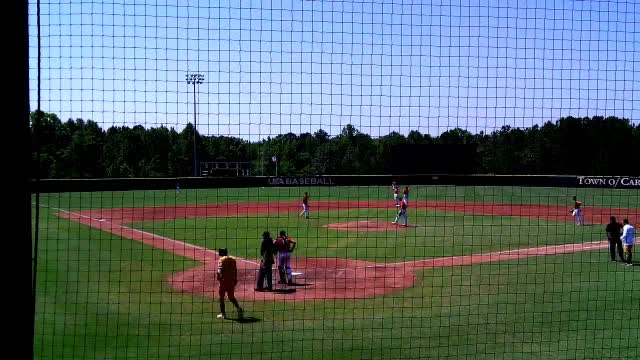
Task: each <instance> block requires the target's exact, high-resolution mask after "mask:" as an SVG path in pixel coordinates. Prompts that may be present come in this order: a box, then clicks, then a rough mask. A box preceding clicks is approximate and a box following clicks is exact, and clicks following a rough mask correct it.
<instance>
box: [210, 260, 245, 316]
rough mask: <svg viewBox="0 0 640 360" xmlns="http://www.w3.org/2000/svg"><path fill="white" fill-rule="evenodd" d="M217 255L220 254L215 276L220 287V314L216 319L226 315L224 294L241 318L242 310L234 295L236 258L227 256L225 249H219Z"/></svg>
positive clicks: (236, 277) (236, 279) (236, 275)
mask: <svg viewBox="0 0 640 360" xmlns="http://www.w3.org/2000/svg"><path fill="white" fill-rule="evenodd" d="M218 255H219V256H220V259H219V260H218V272H217V273H216V277H217V279H218V282H219V284H220V288H219V290H218V296H219V297H220V314H219V315H218V319H224V318H225V317H226V316H227V313H226V312H225V306H224V296H225V294H226V295H227V296H228V297H229V301H231V303H232V304H233V306H235V308H236V310H237V311H238V317H239V318H241V319H242V318H243V311H242V308H241V307H240V305H239V304H238V300H236V297H235V295H234V292H235V288H236V285H237V284H238V267H237V265H236V259H235V258H233V257H231V256H229V252H228V251H227V249H219V250H218Z"/></svg>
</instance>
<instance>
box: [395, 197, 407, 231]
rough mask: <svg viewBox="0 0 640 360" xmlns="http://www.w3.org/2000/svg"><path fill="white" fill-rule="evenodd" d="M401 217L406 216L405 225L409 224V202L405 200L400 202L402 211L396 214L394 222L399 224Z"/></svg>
mask: <svg viewBox="0 0 640 360" xmlns="http://www.w3.org/2000/svg"><path fill="white" fill-rule="evenodd" d="M400 218H404V224H403V226H408V222H409V221H408V219H407V203H406V202H404V201H401V202H400V211H398V215H396V219H395V220H393V222H392V224H397V223H398V220H399V219H400Z"/></svg>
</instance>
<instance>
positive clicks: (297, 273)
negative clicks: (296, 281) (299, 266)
mask: <svg viewBox="0 0 640 360" xmlns="http://www.w3.org/2000/svg"><path fill="white" fill-rule="evenodd" d="M298 275H302V273H301V272H292V273H291V276H298Z"/></svg>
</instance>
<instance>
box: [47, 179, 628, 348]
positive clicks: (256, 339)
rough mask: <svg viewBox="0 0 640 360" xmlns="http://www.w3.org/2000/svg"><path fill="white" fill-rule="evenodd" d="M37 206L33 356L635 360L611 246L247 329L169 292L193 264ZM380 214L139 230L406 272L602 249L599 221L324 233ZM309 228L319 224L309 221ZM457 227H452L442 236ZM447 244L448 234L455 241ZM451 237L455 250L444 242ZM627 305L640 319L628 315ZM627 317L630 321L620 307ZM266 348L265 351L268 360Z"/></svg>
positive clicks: (146, 196)
mask: <svg viewBox="0 0 640 360" xmlns="http://www.w3.org/2000/svg"><path fill="white" fill-rule="evenodd" d="M412 189H413V191H412V199H421V200H424V199H429V200H449V201H478V202H505V203H539V204H549V205H563V206H565V205H567V204H569V203H570V198H571V196H573V195H574V194H577V195H578V196H579V197H580V198H581V199H583V200H584V201H585V203H586V205H587V206H605V207H608V206H610V207H623V208H638V207H640V194H639V193H638V191H637V190H599V189H579V190H576V189H543V188H517V187H498V188H492V187H475V188H474V187H412ZM304 191H310V193H311V195H312V196H313V198H312V199H316V200H320V199H322V200H330V199H331V200H355V199H367V198H369V199H372V200H373V199H387V198H388V197H389V196H388V189H387V188H386V187H385V188H313V189H300V188H298V189H273V188H268V189H227V190H197V191H196V190H183V192H182V193H181V194H179V195H176V194H175V191H157V192H153V191H148V192H109V193H74V194H49V195H47V194H43V195H42V203H43V204H46V205H48V206H52V207H56V208H63V209H69V210H83V209H96V208H111V207H143V206H163V205H175V204H188V203H198V204H205V203H223V202H227V201H228V202H249V201H251V202H255V201H286V200H295V199H298V198H299V193H300V192H304ZM54 212H55V211H53V209H51V208H42V209H41V220H40V223H39V225H40V253H39V271H38V289H37V291H38V301H37V320H36V321H37V323H36V346H35V350H36V354H37V357H38V358H52V359H63V358H75V359H83V358H90V359H93V358H96V359H109V358H127V357H129V358H170V357H173V358H178V357H184V358H203V359H204V358H207V359H208V358H217V357H218V355H219V356H220V358H240V357H242V358H255V359H258V358H260V359H270V358H274V359H285V358H292V357H295V358H309V359H312V358H331V359H351V358H473V359H477V358H500V359H522V358H525V359H526V358H540V359H581V358H593V359H596V358H597V359H600V358H635V357H636V356H637V354H638V353H640V345H638V344H639V342H638V341H635V339H638V338H640V332H639V330H638V326H637V323H638V322H639V321H638V320H639V319H640V315H639V314H640V308H638V304H640V271H638V270H640V267H635V268H626V267H623V266H620V265H619V264H617V263H610V262H608V261H607V254H606V251H591V252H585V253H578V254H572V255H557V256H548V257H538V258H531V259H525V260H518V261H509V262H500V263H491V264H482V265H470V266H460V267H451V268H438V269H428V270H422V271H421V272H419V273H418V281H417V284H416V286H415V287H414V288H410V289H406V290H404V291H402V292H399V293H394V294H392V295H387V296H383V297H377V298H373V299H366V300H339V301H326V302H324V301H315V302H301V303H282V302H245V304H244V306H245V307H246V310H247V315H248V316H253V317H255V318H257V319H259V320H260V321H258V322H256V323H249V324H240V323H237V322H230V321H225V322H221V321H219V320H216V319H215V314H217V312H218V306H217V302H215V301H214V300H212V299H210V298H203V297H196V296H192V295H190V294H182V293H178V292H175V291H173V290H172V289H170V288H169V286H168V285H167V283H166V276H167V275H169V274H171V273H174V272H177V271H182V270H186V269H189V268H192V267H194V266H196V265H197V263H196V262H194V261H192V260H189V259H185V258H182V257H179V256H176V255H173V254H170V253H166V252H164V251H161V250H158V249H154V248H151V247H148V246H146V245H143V244H140V243H137V242H134V241H130V240H128V239H123V238H120V237H118V236H115V235H113V234H110V233H106V232H102V231H99V230H95V229H91V228H89V227H87V226H84V225H80V224H78V223H75V222H71V221H69V220H65V219H60V218H57V217H55V216H53V213H54ZM387 216H388V214H387V213H386V210H366V209H357V210H349V211H335V212H330V213H326V214H318V217H317V218H316V219H313V220H312V223H311V225H309V226H307V225H306V222H305V221H304V220H302V219H298V218H296V217H295V216H290V215H287V214H280V215H269V216H262V215H261V216H250V217H244V218H209V219H182V220H173V221H167V222H159V223H148V222H147V223H138V224H134V225H135V226H136V227H140V228H144V229H145V230H147V231H152V232H154V233H158V234H163V235H165V236H169V237H172V238H176V239H179V240H184V241H188V242H191V243H194V244H198V245H201V246H206V247H211V248H215V247H218V246H228V247H229V248H231V249H234V253H236V254H237V255H239V256H243V257H256V251H257V241H258V236H259V234H260V233H261V232H262V230H263V228H264V227H265V226H268V227H269V228H273V230H274V231H275V229H278V228H281V227H285V228H287V229H288V230H289V231H290V232H295V235H294V236H295V237H296V238H298V239H299V240H301V244H304V246H302V245H301V246H300V248H299V250H298V252H297V255H298V256H311V257H324V256H326V257H348V258H358V259H368V260H375V261H401V260H411V259H419V258H426V257H434V256H445V255H461V254H469V253H479V252H488V251H495V250H505V249H506V248H517V247H529V246H542V245H548V244H560V243H573V242H583V241H593V240H600V239H602V238H603V234H602V229H601V227H602V226H587V227H584V228H576V227H575V226H573V225H572V224H567V223H562V222H551V221H543V220H530V219H520V218H515V217H500V218H497V217H490V216H471V215H464V216H462V215H461V214H453V213H447V212H436V211H422V212H420V211H417V212H415V214H414V215H413V216H414V219H412V221H414V220H415V221H416V222H420V224H421V225H423V226H421V227H419V228H417V229H415V230H410V231H407V232H398V233H396V232H395V231H394V232H388V233H368V234H362V233H358V234H355V233H341V232H337V231H335V230H328V229H323V228H319V227H318V226H319V225H322V224H324V223H330V222H344V221H351V220H353V219H356V218H360V217H366V218H373V217H380V218H381V219H383V218H387ZM314 222H315V223H314ZM452 225H456V226H457V229H458V230H451V229H453V228H455V227H456V226H452ZM449 233H453V235H454V237H455V239H450V236H449ZM448 240H451V241H461V242H462V244H463V245H462V246H446V245H444V246H443V245H442V243H443V242H444V243H446V242H447V241H448ZM634 309H635V312H633V310H634ZM629 310H632V311H629ZM263 353H264V355H263Z"/></svg>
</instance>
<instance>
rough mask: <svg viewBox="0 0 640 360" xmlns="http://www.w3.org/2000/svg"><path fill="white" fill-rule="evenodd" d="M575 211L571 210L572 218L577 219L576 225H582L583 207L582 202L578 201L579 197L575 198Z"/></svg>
mask: <svg viewBox="0 0 640 360" xmlns="http://www.w3.org/2000/svg"><path fill="white" fill-rule="evenodd" d="M573 201H574V204H573V210H571V216H574V217H575V218H576V225H582V209H580V207H581V206H582V201H579V200H578V199H577V197H575V196H574V197H573Z"/></svg>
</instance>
